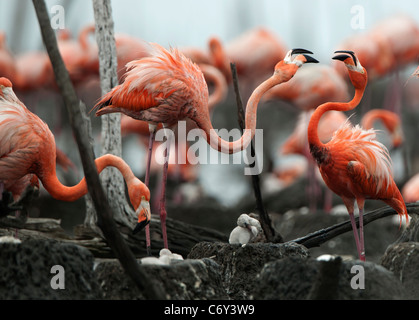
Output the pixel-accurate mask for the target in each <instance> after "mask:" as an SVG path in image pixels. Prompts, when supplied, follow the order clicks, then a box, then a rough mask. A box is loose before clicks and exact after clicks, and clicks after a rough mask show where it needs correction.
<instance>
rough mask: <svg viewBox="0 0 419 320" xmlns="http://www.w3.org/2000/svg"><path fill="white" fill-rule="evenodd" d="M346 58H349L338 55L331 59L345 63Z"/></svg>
mask: <svg viewBox="0 0 419 320" xmlns="http://www.w3.org/2000/svg"><path fill="white" fill-rule="evenodd" d="M348 58H349V56H347V55H345V54H339V55H337V56H334V57H333V58H332V59H334V60H340V61H345V60H346V59H348Z"/></svg>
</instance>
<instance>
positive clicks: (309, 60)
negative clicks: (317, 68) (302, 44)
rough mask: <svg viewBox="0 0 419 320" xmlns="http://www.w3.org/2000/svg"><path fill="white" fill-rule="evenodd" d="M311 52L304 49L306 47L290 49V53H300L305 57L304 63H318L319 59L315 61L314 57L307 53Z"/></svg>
mask: <svg viewBox="0 0 419 320" xmlns="http://www.w3.org/2000/svg"><path fill="white" fill-rule="evenodd" d="M305 53H307V54H313V52H311V51H309V50H306V49H301V48H296V49H292V51H291V55H294V54H302V55H303V56H304V57H305V58H306V60H307V61H306V62H305V63H319V61H317V60H316V59H314V58H313V57H312V56H309V55H307V54H305Z"/></svg>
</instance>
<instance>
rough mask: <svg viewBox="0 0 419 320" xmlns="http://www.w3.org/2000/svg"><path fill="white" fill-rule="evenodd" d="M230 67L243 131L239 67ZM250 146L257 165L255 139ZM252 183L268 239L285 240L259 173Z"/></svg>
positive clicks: (243, 118)
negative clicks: (268, 207) (264, 195)
mask: <svg viewBox="0 0 419 320" xmlns="http://www.w3.org/2000/svg"><path fill="white" fill-rule="evenodd" d="M230 67H231V73H232V76H233V84H234V92H235V94H236V103H237V111H238V117H239V125H240V128H241V130H242V132H243V130H244V129H245V113H244V109H243V102H242V99H241V96H240V91H239V80H238V76H237V69H236V65H235V64H234V63H231V64H230ZM250 148H251V150H250V152H251V154H252V156H254V157H255V164H254V165H256V161H257V159H256V151H255V147H254V145H253V140H252V141H251V142H250ZM252 185H253V192H254V194H255V198H256V206H257V208H258V211H259V215H260V222H261V227H262V229H263V232H264V233H265V237H266V240H267V241H268V242H283V238H282V236H281V235H280V234H278V233H276V234H275V230H274V228H273V227H272V222H271V219H270V218H269V215H268V213H267V212H266V209H265V206H264V205H263V200H262V192H261V191H260V181H259V175H257V174H252Z"/></svg>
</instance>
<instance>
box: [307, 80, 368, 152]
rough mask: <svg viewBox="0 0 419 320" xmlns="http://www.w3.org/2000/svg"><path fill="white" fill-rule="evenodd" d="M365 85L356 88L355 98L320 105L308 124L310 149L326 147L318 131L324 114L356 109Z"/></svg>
mask: <svg viewBox="0 0 419 320" xmlns="http://www.w3.org/2000/svg"><path fill="white" fill-rule="evenodd" d="M364 91H365V87H364V88H358V89H355V96H354V97H353V99H352V100H351V101H349V102H327V103H324V104H322V105H320V106H319V107H317V109H316V110H315V111H314V113H313V115H312V116H311V118H310V122H309V124H308V130H307V132H308V143H309V145H310V149H311V148H312V146H316V147H319V148H321V147H324V143H322V142H321V141H320V139H319V135H318V132H317V128H318V126H319V121H320V118H321V117H322V115H323V114H324V113H325V112H327V111H330V110H336V111H349V110H352V109H354V108H355V107H356V106H357V105H358V104H359V103H360V102H361V99H362V96H363V95H364Z"/></svg>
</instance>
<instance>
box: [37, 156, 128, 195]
mask: <svg viewBox="0 0 419 320" xmlns="http://www.w3.org/2000/svg"><path fill="white" fill-rule="evenodd" d="M95 164H96V168H97V171H98V173H101V172H102V171H103V170H104V169H105V168H106V167H115V168H117V169H118V170H119V171H120V172H121V174H122V176H123V177H124V179H125V181H126V182H127V185H129V183H130V181H132V180H133V179H134V178H135V176H134V174H133V173H132V171H131V169H130V167H129V166H128V165H127V164H126V163H125V161H124V160H122V159H121V158H119V157H117V156H114V155H111V154H105V155H103V156H101V157H99V158H97V159H95ZM39 178H40V180H41V182H42V185H43V186H44V188H45V189H46V190H47V191H48V193H49V194H50V195H51V196H52V197H53V198H55V199H57V200H61V201H75V200H77V199H79V198H81V197H82V196H84V195H85V194H86V193H87V191H88V190H87V184H86V179H85V178H83V179H82V180H81V181H80V182H79V183H78V184H76V185H75V186H72V187H67V186H65V185H63V184H62V183H61V182H60V181H59V180H58V178H57V175H56V168H55V165H54V166H53V168H51V170H50V171H49V172H48V173H47V174H44V175H43V176H40V177H39Z"/></svg>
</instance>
